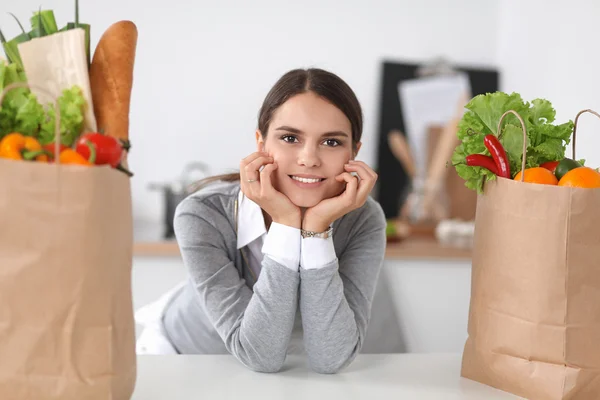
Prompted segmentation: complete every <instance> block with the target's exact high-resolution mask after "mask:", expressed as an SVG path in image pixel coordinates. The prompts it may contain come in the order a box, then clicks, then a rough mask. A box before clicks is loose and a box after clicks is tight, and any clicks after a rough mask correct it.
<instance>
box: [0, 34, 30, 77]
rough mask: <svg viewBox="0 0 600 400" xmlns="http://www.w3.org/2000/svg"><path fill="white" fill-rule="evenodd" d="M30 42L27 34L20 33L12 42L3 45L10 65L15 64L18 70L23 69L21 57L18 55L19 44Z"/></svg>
mask: <svg viewBox="0 0 600 400" xmlns="http://www.w3.org/2000/svg"><path fill="white" fill-rule="evenodd" d="M28 40H30V36H29V34H27V33H21V34H20V35H19V36H17V37H15V38H14V39H12V40H9V41H8V42H6V43H4V51H5V52H6V56H7V57H8V59H9V61H10V62H11V63H15V64H17V66H18V67H19V68H20V69H23V61H21V55H20V54H19V47H18V46H19V44H20V43H24V42H27V41H28Z"/></svg>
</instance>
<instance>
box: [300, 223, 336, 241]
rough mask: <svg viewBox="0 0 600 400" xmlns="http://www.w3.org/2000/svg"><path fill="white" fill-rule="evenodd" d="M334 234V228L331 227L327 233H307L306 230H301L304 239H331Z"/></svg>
mask: <svg viewBox="0 0 600 400" xmlns="http://www.w3.org/2000/svg"><path fill="white" fill-rule="evenodd" d="M332 233H333V227H331V226H330V227H329V229H327V230H326V231H325V232H313V231H305V230H304V229H300V235H302V237H303V238H309V237H316V238H321V239H327V238H329V237H331V234H332Z"/></svg>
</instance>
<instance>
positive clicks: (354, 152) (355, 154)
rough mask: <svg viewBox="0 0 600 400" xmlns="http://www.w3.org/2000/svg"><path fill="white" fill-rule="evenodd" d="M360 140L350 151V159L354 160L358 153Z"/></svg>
mask: <svg viewBox="0 0 600 400" xmlns="http://www.w3.org/2000/svg"><path fill="white" fill-rule="evenodd" d="M361 145H362V143H361V142H358V143H356V149H355V150H353V151H352V159H353V160H354V159H355V158H356V156H357V155H358V151H359V150H360V146H361Z"/></svg>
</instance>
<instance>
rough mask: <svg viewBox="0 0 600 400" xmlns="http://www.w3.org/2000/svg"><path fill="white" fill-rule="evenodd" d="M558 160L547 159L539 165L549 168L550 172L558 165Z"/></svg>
mask: <svg viewBox="0 0 600 400" xmlns="http://www.w3.org/2000/svg"><path fill="white" fill-rule="evenodd" d="M559 162H560V161H548V162H545V163H543V164H542V165H540V167H542V168H545V169H547V170H549V171H550V172H552V173H554V171H555V170H556V166H557V165H558V163H559Z"/></svg>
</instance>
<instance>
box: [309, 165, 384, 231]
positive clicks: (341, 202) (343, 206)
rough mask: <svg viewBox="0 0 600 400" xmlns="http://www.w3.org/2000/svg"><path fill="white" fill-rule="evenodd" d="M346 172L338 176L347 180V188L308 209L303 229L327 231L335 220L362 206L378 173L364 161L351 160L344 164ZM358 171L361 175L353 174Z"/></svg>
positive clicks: (337, 178) (342, 180)
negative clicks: (352, 173)
mask: <svg viewBox="0 0 600 400" xmlns="http://www.w3.org/2000/svg"><path fill="white" fill-rule="evenodd" d="M344 170H345V171H346V172H343V173H341V174H340V175H338V176H336V177H335V179H336V180H337V181H338V182H346V189H345V190H344V191H343V192H342V194H340V195H339V196H336V197H332V198H329V199H324V200H322V201H321V202H319V204H317V205H315V206H314V207H311V208H309V209H307V210H306V212H305V213H304V217H303V220H302V229H304V230H307V231H314V232H323V231H326V230H327V229H328V228H329V226H330V225H331V224H332V223H333V221H335V220H337V219H338V218H341V217H342V216H344V215H346V214H347V213H349V212H350V211H353V210H355V209H357V208H360V207H362V206H363V205H364V204H365V202H366V201H367V197H368V196H369V193H371V190H373V187H374V186H375V182H377V174H376V173H375V171H373V170H372V169H371V168H370V167H369V166H368V165H367V164H365V163H364V162H362V161H354V160H351V161H350V162H349V163H348V164H346V165H345V166H344ZM351 172H356V173H357V174H358V176H359V177H360V181H359V179H358V178H357V177H355V176H353V175H351Z"/></svg>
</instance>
